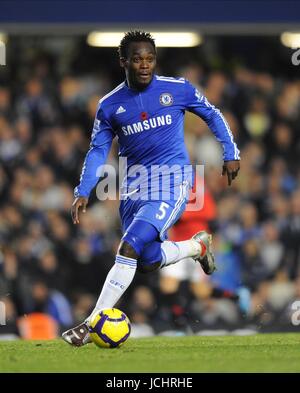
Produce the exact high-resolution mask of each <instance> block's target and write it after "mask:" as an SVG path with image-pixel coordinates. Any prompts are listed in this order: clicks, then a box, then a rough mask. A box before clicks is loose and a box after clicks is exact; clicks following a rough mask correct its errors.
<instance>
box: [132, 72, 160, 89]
mask: <svg viewBox="0 0 300 393" xmlns="http://www.w3.org/2000/svg"><path fill="white" fill-rule="evenodd" d="M153 80H154V75H153V76H152V79H151V81H150V82H149V83H148V84H147V85H139V84H136V83H134V82H131V81H130V80H129V79H128V78H126V85H127V86H128V87H129V89H132V90H136V91H144V90H146V89H147V88H148V87H149V86H150V85H151V84H152V82H153Z"/></svg>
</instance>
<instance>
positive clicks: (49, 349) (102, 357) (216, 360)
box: [0, 333, 300, 373]
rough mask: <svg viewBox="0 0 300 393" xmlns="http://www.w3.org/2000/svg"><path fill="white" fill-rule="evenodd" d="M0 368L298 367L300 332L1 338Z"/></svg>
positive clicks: (221, 369)
mask: <svg viewBox="0 0 300 393" xmlns="http://www.w3.org/2000/svg"><path fill="white" fill-rule="evenodd" d="M0 353H1V356H0V371H1V372H106V373H107V372H111V373H117V372H197V373H199V372H300V333H299V334H298V333H296V334H257V335H252V336H215V337H205V336H187V337H178V338H177V337H176V338H175V337H153V338H143V339H129V340H128V341H127V342H126V343H125V344H124V346H123V347H120V348H117V349H102V348H97V347H96V346H95V345H94V344H89V345H86V346H85V347H82V348H73V347H71V346H69V345H68V344H66V343H65V342H63V341H62V340H61V339H58V340H53V341H21V340H19V341H2V342H1V341H0Z"/></svg>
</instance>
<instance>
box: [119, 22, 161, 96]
mask: <svg viewBox="0 0 300 393" xmlns="http://www.w3.org/2000/svg"><path fill="white" fill-rule="evenodd" d="M118 53H119V57H120V65H121V67H123V68H124V69H125V73H126V78H127V81H128V83H129V86H130V87H133V88H136V89H144V88H145V87H147V86H148V85H149V83H150V82H151V80H152V77H153V74H154V70H155V66H156V48H155V42H154V39H153V38H152V36H151V34H150V33H146V32H144V31H139V30H135V31H129V32H127V33H126V34H125V35H124V37H123V38H122V40H121V42H120V46H119V49H118Z"/></svg>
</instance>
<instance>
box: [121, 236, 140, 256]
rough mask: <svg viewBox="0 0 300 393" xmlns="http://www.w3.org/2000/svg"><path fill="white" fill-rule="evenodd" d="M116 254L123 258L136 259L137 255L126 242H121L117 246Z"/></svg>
mask: <svg viewBox="0 0 300 393" xmlns="http://www.w3.org/2000/svg"><path fill="white" fill-rule="evenodd" d="M118 254H120V255H122V256H123V257H127V258H132V259H138V254H137V253H136V251H135V249H134V248H133V247H132V246H131V245H130V244H129V243H127V242H126V241H124V240H122V241H121V243H120V246H119V250H118Z"/></svg>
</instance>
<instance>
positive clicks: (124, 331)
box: [88, 308, 131, 348]
mask: <svg viewBox="0 0 300 393" xmlns="http://www.w3.org/2000/svg"><path fill="white" fill-rule="evenodd" d="M88 327H89V332H90V337H91V340H92V341H93V343H95V344H96V345H97V346H98V347H102V348H117V347H120V346H121V345H123V344H124V342H125V341H126V340H127V339H128V337H129V335H130V331H131V326H130V321H129V318H128V317H127V315H126V314H125V313H124V312H123V311H121V310H118V309H117V308H108V309H105V310H102V311H100V312H99V313H96V314H95V315H93V316H92V318H91V320H90V322H89V325H88Z"/></svg>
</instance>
